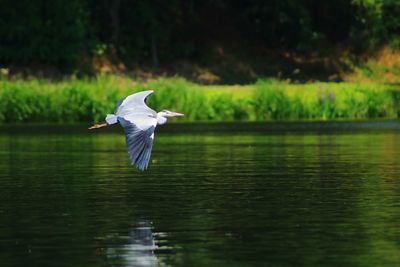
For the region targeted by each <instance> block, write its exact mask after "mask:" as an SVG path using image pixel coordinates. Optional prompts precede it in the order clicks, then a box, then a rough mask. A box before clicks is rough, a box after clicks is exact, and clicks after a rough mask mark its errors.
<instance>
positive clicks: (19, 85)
mask: <svg viewBox="0 0 400 267" xmlns="http://www.w3.org/2000/svg"><path fill="white" fill-rule="evenodd" d="M149 89H153V90H155V94H154V95H153V96H151V97H150V98H149V103H148V104H149V105H150V106H151V107H153V108H154V109H155V110H161V109H164V108H167V109H170V110H174V111H179V112H183V113H185V117H184V118H182V120H180V121H236V120H240V121H255V120H258V121H264V120H308V119H310V120H321V119H322V120H327V119H370V118H398V117H399V116H400V90H399V89H398V88H396V87H395V86H393V85H385V84H381V83H348V82H346V83H345V82H342V83H309V84H289V83H285V82H279V81H274V80H269V81H258V82H257V83H255V84H251V85H245V86H239V85H235V86H227V85H226V86H225V85H224V86H221V85H218V86H215V85H211V86H204V85H198V84H193V83H190V82H188V81H186V80H184V79H181V78H159V79H154V80H149V81H146V82H139V81H133V80H131V79H128V78H122V77H118V76H99V77H97V78H93V79H81V80H72V79H71V80H66V81H61V82H50V81H44V80H31V81H24V80H8V79H0V122H3V123H12V122H91V121H103V120H104V117H105V115H106V114H107V113H111V112H113V110H114V108H115V104H116V102H117V101H118V100H119V99H120V98H123V97H124V96H126V95H129V94H131V93H133V92H136V91H141V90H149Z"/></svg>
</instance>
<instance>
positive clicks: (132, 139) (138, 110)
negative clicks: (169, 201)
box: [89, 90, 183, 171]
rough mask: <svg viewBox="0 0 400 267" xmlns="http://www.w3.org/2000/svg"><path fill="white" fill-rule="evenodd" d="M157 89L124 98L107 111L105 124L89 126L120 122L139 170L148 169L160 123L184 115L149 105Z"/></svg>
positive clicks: (133, 160) (96, 125) (128, 147)
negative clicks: (149, 99)
mask: <svg viewBox="0 0 400 267" xmlns="http://www.w3.org/2000/svg"><path fill="white" fill-rule="evenodd" d="M153 92H154V91H152V90H149V91H143V92H139V93H136V94H132V95H130V96H127V97H125V98H124V99H121V100H120V101H119V102H118V103H117V108H116V109H115V111H114V114H107V116H106V119H105V121H106V122H105V123H101V124H95V125H93V126H91V127H90V128H89V129H90V130H91V129H98V128H102V127H106V126H109V125H112V124H117V123H119V124H121V126H122V127H123V128H124V130H125V136H126V146H127V150H128V155H129V159H130V161H131V163H132V165H135V166H136V167H137V168H138V169H139V170H141V171H144V170H146V169H147V166H148V165H149V161H150V155H151V149H152V147H153V141H154V130H155V129H156V127H157V125H161V124H164V123H166V122H167V119H168V118H169V117H176V116H183V114H182V113H178V112H173V111H169V110H166V109H164V110H162V111H160V112H155V111H154V110H152V109H151V108H149V107H148V106H147V105H146V99H147V98H148V97H149V96H150V95H151V94H152V93H153Z"/></svg>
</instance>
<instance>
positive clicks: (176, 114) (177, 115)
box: [171, 111, 185, 117]
mask: <svg viewBox="0 0 400 267" xmlns="http://www.w3.org/2000/svg"><path fill="white" fill-rule="evenodd" d="M184 115H185V114H182V113H178V112H172V111H171V116H172V117H180V116H184Z"/></svg>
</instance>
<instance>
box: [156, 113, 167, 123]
mask: <svg viewBox="0 0 400 267" xmlns="http://www.w3.org/2000/svg"><path fill="white" fill-rule="evenodd" d="M160 113H161V112H158V113H157V124H158V125H161V124H164V123H166V122H167V118H166V117H164V116H163V115H162V114H160Z"/></svg>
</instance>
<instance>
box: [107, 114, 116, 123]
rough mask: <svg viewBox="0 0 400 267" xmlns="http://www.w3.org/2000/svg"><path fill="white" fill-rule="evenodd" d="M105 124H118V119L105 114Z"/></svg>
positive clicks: (112, 115)
mask: <svg viewBox="0 0 400 267" xmlns="http://www.w3.org/2000/svg"><path fill="white" fill-rule="evenodd" d="M106 122H107V124H116V123H117V122H118V117H117V116H115V115H114V114H107V116H106Z"/></svg>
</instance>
